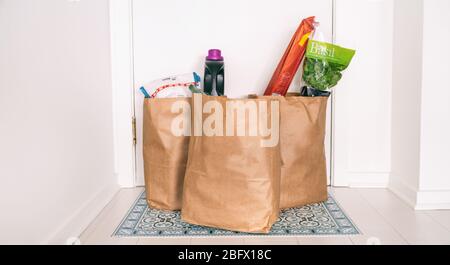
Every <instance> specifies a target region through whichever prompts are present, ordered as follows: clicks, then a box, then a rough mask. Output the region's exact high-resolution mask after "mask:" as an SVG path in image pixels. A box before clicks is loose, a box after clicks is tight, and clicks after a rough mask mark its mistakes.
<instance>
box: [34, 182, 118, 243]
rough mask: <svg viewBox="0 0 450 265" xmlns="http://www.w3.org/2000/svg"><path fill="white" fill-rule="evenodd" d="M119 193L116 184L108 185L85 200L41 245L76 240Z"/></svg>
mask: <svg viewBox="0 0 450 265" xmlns="http://www.w3.org/2000/svg"><path fill="white" fill-rule="evenodd" d="M118 191H119V186H118V185H117V184H109V185H107V186H105V187H104V188H103V189H101V190H100V191H99V192H97V193H96V194H95V195H94V196H92V197H91V198H90V199H89V200H87V201H86V202H85V203H84V204H83V205H82V206H81V207H80V208H79V209H78V210H77V211H75V212H74V213H73V214H72V215H71V216H70V217H69V218H67V220H66V221H65V222H64V223H63V224H62V225H60V226H59V227H58V228H57V229H55V232H54V233H52V234H51V235H50V236H49V237H48V238H47V239H46V240H44V241H43V242H42V244H45V245H47V244H58V245H61V244H66V243H67V240H68V239H69V238H73V237H74V238H78V237H79V236H80V235H81V233H82V232H83V231H84V230H85V229H86V228H87V227H88V225H89V224H90V223H91V222H92V220H94V219H95V217H96V216H97V215H98V214H99V213H100V212H101V211H102V210H103V208H104V207H105V206H106V205H107V204H108V203H109V202H110V201H111V200H112V198H113V197H114V195H115V194H116V193H117V192H118Z"/></svg>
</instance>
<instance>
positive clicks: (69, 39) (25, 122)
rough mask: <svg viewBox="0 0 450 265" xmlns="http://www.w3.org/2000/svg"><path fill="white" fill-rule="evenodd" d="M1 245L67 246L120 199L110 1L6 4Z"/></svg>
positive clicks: (0, 76)
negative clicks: (115, 196) (115, 197)
mask: <svg viewBox="0 0 450 265" xmlns="http://www.w3.org/2000/svg"><path fill="white" fill-rule="evenodd" d="M0 36H1V37H0V38H1V41H0V58H1V60H0V181H1V185H0V212H1V216H2V218H0V243H45V242H54V243H63V242H64V241H65V240H66V238H67V237H68V236H71V235H78V233H79V232H81V230H82V229H83V227H84V226H86V225H87V223H88V222H90V221H91V220H92V219H93V218H94V216H95V215H96V214H97V213H98V212H99V210H100V209H101V208H102V207H103V206H104V205H105V203H106V202H108V201H109V199H110V198H111V197H112V195H113V194H114V192H115V191H116V189H115V183H116V179H115V176H114V172H113V170H114V166H113V144H112V143H113V135H112V99H111V94H112V92H111V84H110V83H111V82H110V78H111V76H110V64H109V61H110V50H109V45H110V41H109V21H108V1H107V0H95V1H92V0H90V1H80V2H75V3H71V2H69V1H62V0H45V1H44V0H43V1H34V0H20V1H18V0H2V1H0Z"/></svg>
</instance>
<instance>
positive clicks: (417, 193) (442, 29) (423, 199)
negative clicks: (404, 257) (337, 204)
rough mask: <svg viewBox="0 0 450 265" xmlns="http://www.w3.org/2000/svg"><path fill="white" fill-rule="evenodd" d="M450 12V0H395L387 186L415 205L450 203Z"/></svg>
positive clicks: (445, 205) (435, 206)
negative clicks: (390, 142)
mask: <svg viewBox="0 0 450 265" xmlns="http://www.w3.org/2000/svg"><path fill="white" fill-rule="evenodd" d="M449 12H450V2H449V1H447V0H427V1H423V0H415V1H410V0H408V1H406V0H405V1H396V5H395V17H396V21H395V37H394V38H395V42H394V45H395V47H396V50H397V51H396V52H395V55H396V56H395V57H394V74H395V76H396V78H394V83H393V84H394V87H393V102H392V103H393V113H392V115H393V122H392V138H393V146H392V169H393V170H392V175H391V183H390V185H389V186H390V188H391V189H392V190H393V191H394V192H395V193H396V194H398V195H399V196H400V197H402V198H403V199H404V200H405V201H406V202H408V203H409V204H410V205H411V206H413V207H414V208H416V209H450V173H449V172H450V171H449V168H448V163H449V161H450V153H449V150H450V138H449V135H450V118H449V117H450V90H449V87H450V85H449V84H448V82H447V79H448V77H449V76H450V65H449V63H448V62H449V61H450V51H449V49H448V48H447V47H450V30H449V26H450V17H449V16H448V14H449ZM405 95H408V96H407V97H406V98H405Z"/></svg>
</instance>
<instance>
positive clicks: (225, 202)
mask: <svg viewBox="0 0 450 265" xmlns="http://www.w3.org/2000/svg"><path fill="white" fill-rule="evenodd" d="M193 98H194V101H195V100H196V99H201V104H196V103H195V102H193V103H192V105H193V113H192V116H193V121H192V126H193V127H195V126H196V125H195V122H196V121H197V122H198V121H202V120H205V119H206V118H207V117H208V116H210V115H211V114H210V113H203V114H202V116H201V117H200V118H199V116H195V113H196V110H198V109H199V108H201V109H203V108H205V109H208V106H211V105H214V104H219V105H220V107H219V108H221V109H223V110H225V109H226V105H227V102H230V101H233V102H236V101H241V103H244V104H245V103H248V102H249V101H253V102H254V103H255V104H256V105H257V106H259V102H260V101H263V102H266V103H267V105H268V111H267V113H268V114H267V115H268V117H267V120H269V121H271V120H272V116H273V118H274V120H275V122H278V119H279V116H278V115H279V112H278V111H276V114H273V113H272V112H271V110H272V107H271V101H272V100H268V99H240V100H232V99H227V98H225V97H212V96H205V95H199V94H196V95H194V97H193ZM211 101H216V102H218V103H211ZM250 104H253V103H250ZM216 106H217V105H216ZM210 110H211V109H210ZM259 110H260V109H259V108H258V111H259ZM215 111H217V110H215ZM225 113H226V111H223V113H222V119H223V121H225V120H226V117H225V116H226V114H225ZM224 123H225V122H224ZM216 126H217V124H216ZM248 126H250V122H249V119H246V120H245V127H248ZM224 130H225V127H224ZM276 133H279V131H278V130H277V132H276ZM262 139H265V137H263V136H260V135H259V134H258V135H256V136H248V135H246V136H217V135H211V136H206V135H202V136H195V135H193V136H191V140H190V145H189V159H188V163H187V168H186V175H185V180H184V191H183V205H182V210H181V218H182V220H184V221H186V222H188V223H191V224H196V225H204V226H210V227H216V228H222V229H228V230H234V231H241V232H249V233H267V232H269V230H270V228H271V226H272V224H273V223H274V222H275V221H276V220H277V218H278V212H279V200H280V192H279V189H280V187H279V183H280V149H279V144H278V141H277V144H276V145H274V146H271V147H262V146H261V140H262Z"/></svg>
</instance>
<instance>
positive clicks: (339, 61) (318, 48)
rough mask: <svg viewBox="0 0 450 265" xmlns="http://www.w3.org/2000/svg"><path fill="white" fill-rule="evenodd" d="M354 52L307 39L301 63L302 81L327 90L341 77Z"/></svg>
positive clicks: (311, 86)
mask: <svg viewBox="0 0 450 265" xmlns="http://www.w3.org/2000/svg"><path fill="white" fill-rule="evenodd" d="M354 54H355V51H354V50H351V49H346V48H343V47H340V46H338V45H334V44H331V43H326V42H321V41H317V40H309V42H308V47H307V49H306V55H305V62H304V65H303V77H302V79H303V81H304V83H305V85H306V86H307V87H310V88H313V89H318V90H322V91H324V90H329V89H330V88H332V87H334V86H335V85H336V84H337V83H338V82H339V80H341V77H342V73H341V72H342V71H343V70H345V69H346V68H347V66H348V65H349V64H350V61H351V60H352V58H353V55H354Z"/></svg>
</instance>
